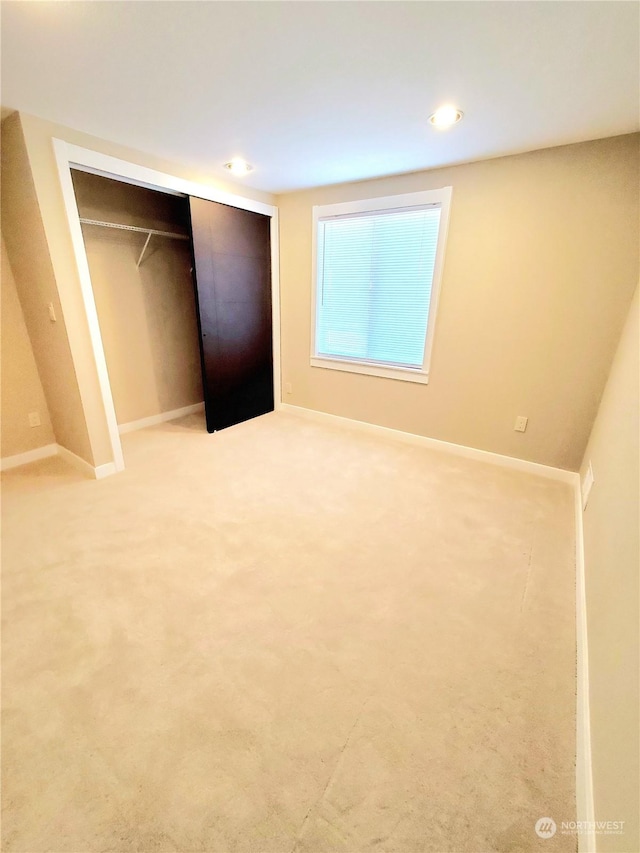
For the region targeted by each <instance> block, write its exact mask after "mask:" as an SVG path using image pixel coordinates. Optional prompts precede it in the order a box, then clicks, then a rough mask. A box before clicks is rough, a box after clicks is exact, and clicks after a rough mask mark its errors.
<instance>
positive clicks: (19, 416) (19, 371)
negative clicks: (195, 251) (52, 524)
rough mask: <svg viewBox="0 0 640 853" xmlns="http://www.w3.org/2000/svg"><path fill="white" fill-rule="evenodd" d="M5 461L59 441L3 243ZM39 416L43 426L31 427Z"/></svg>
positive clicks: (1, 439)
mask: <svg viewBox="0 0 640 853" xmlns="http://www.w3.org/2000/svg"><path fill="white" fill-rule="evenodd" d="M1 278H2V312H1V326H2V330H1V331H2V334H1V338H0V340H1V349H2V352H1V359H2V361H1V364H2V406H1V412H2V432H1V434H0V446H1V448H2V450H1V455H2V458H3V459H4V458H6V457H7V456H14V455H16V454H18V453H26V452H27V451H28V450H35V449H36V448H37V447H43V446H44V445H45V444H52V443H53V442H54V441H55V440H56V439H55V436H54V434H53V427H52V426H51V419H50V417H49V409H48V407H47V401H46V400H45V396H44V391H43V390H42V383H41V382H40V377H39V376H38V368H37V367H36V361H35V358H34V357H33V350H32V349H31V341H30V340H29V335H28V333H27V327H26V325H25V322H24V316H23V314H22V308H21V307H20V301H19V299H18V291H17V290H16V283H15V280H14V277H13V271H12V270H11V265H10V264H9V257H8V255H7V250H6V247H5V245H4V240H3V241H2V268H1ZM32 412H37V413H38V415H39V416H40V426H36V427H31V426H29V414H30V413H32Z"/></svg>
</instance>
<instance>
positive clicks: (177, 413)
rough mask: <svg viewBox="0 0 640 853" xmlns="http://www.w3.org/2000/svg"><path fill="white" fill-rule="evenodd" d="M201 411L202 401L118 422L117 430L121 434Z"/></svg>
mask: <svg viewBox="0 0 640 853" xmlns="http://www.w3.org/2000/svg"><path fill="white" fill-rule="evenodd" d="M203 411H204V403H194V404H193V405H191V406H183V407H182V408H181V409H173V410H172V411H171V412H160V414H159V415H151V416H150V417H148V418H140V420H138V421H129V423H126V424H118V432H119V433H120V435H122V434H123V433H125V432H134V431H135V430H137V429H144V428H145V427H150V426H156V424H163V423H165V421H175V420H176V418H183V417H184V416H185V415H193V414H195V413H196V412H203Z"/></svg>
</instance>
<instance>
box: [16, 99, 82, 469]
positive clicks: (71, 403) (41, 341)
mask: <svg viewBox="0 0 640 853" xmlns="http://www.w3.org/2000/svg"><path fill="white" fill-rule="evenodd" d="M2 233H3V237H4V240H5V243H6V248H7V253H8V256H9V260H10V262H11V268H12V270H13V274H14V277H15V283H16V287H17V291H18V296H19V298H20V303H21V306H22V311H23V313H24V319H25V322H26V326H27V329H28V332H29V337H30V339H31V345H32V347H33V354H34V357H35V360H36V364H37V365H38V373H39V375H40V379H41V381H42V387H43V389H44V394H45V397H46V400H47V405H48V407H49V414H50V416H51V423H52V425H53V430H54V432H55V435H56V440H57V442H58V444H60V445H62V446H63V447H65V448H67V450H70V451H71V452H72V453H75V454H76V455H77V456H80V457H81V458H82V459H85V460H86V461H87V462H89V463H91V464H93V463H94V456H93V453H92V448H91V443H90V440H89V434H88V431H87V426H86V418H85V412H84V409H83V405H82V399H81V397H80V391H79V387H78V380H77V375H76V370H75V367H74V363H73V359H72V357H71V350H70V347H69V340H68V335H67V328H66V323H67V317H66V316H64V315H63V312H62V307H61V303H60V299H59V294H58V289H57V287H56V280H55V277H54V274H53V269H52V267H51V261H50V257H49V250H48V246H47V240H46V237H45V233H44V229H43V223H42V218H41V215H40V208H39V205H38V200H37V197H36V194H35V189H34V183H33V179H32V173H31V169H30V165H29V160H28V157H27V151H26V147H25V142H24V138H23V133H22V128H21V125H20V117H19V115H18V113H13V114H12V115H10V116H9V117H8V118H6V119H5V120H4V121H3V122H2ZM49 304H51V305H52V306H53V310H54V312H55V316H56V322H52V321H51V320H50V318H49V310H48V306H49Z"/></svg>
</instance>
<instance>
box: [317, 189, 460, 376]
mask: <svg viewBox="0 0 640 853" xmlns="http://www.w3.org/2000/svg"><path fill="white" fill-rule="evenodd" d="M450 199H451V187H445V188H444V189H440V190H432V191H428V192H420V193H410V194H407V195H399V196H390V197H388V198H375V199H368V200H366V201H360V202H347V203H345V204H330V205H324V206H321V207H314V209H313V216H314V250H315V251H314V276H315V277H314V282H315V299H314V322H313V335H312V338H313V341H312V351H311V365H312V366H313V367H325V368H333V369H334V370H346V371H349V372H355V373H369V374H372V375H374V376H386V377H390V378H394V379H404V380H409V381H412V382H428V380H429V357H430V353H431V345H432V341H433V330H434V325H435V315H436V308H437V301H438V290H439V285H440V278H441V275H442V264H443V257H444V245H445V240H446V234H447V224H448V219H449V204H450Z"/></svg>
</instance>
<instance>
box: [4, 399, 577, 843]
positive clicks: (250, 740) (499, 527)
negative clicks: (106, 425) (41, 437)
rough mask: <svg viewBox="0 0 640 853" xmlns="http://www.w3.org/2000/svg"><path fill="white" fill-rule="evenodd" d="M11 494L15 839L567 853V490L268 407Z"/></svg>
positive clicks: (8, 738) (33, 477)
mask: <svg viewBox="0 0 640 853" xmlns="http://www.w3.org/2000/svg"><path fill="white" fill-rule="evenodd" d="M124 450H125V458H126V461H127V464H128V468H127V471H125V472H124V473H123V474H120V475H117V476H115V477H111V478H108V479H105V480H102V481H99V482H95V481H89V480H83V479H81V478H80V476H79V475H77V474H76V473H75V472H74V471H73V470H71V469H69V468H67V467H66V466H65V465H64V464H63V463H62V462H60V461H59V460H56V459H51V460H45V461H43V462H41V463H37V464H34V465H32V466H28V467H25V468H23V469H17V470H14V471H11V472H8V473H7V474H6V475H5V476H4V477H3V486H4V507H3V512H4V527H3V534H4V583H3V610H4V613H3V616H4V635H3V640H4V651H3V664H4V685H3V690H4V696H3V699H4V720H3V744H2V745H3V806H4V820H3V849H4V850H5V851H16V852H17V851H20V853H36V851H57V853H62V851H65V852H66V853H84V851H91V853H93V851H118V852H119V851H140V853H147V851H149V853H151V851H181V853H187V851H208V852H209V853H244V852H245V851H252V853H271V851H273V853H291V851H296V853H327V851H336V852H337V851H341V853H361V851H372V850H376V851H389V853H392V851H398V853H400V851H402V853H418V852H419V851H420V853H421V852H422V851H439V853H442V851H469V853H476V851H529V850H541V851H559V850H562V851H565V850H566V851H569V850H575V846H576V844H575V838H574V837H572V836H563V835H561V833H560V832H558V833H557V834H556V836H555V837H554V838H552V839H550V840H544V839H540V838H538V837H537V835H536V834H535V832H534V824H535V822H536V820H537V819H538V818H539V817H542V816H550V817H553V818H554V819H555V820H556V822H557V823H558V824H560V821H561V820H573V819H575V812H574V754H575V735H574V722H575V721H574V701H575V700H574V693H575V650H574V647H575V636H574V633H575V617H574V614H575V597H574V595H575V593H574V560H573V547H574V543H573V532H572V525H573V503H572V496H571V493H570V490H569V487H568V486H565V485H563V484H560V483H556V482H551V481H548V480H544V479H539V478H536V477H534V476H530V475H527V474H519V473H515V472H510V471H506V470H501V469H499V468H494V467H491V466H487V465H484V464H481V463H477V462H472V461H467V460H462V459H457V458H455V457H451V456H447V455H443V454H439V453H437V452H433V451H428V450H423V449H420V448H416V447H411V446H407V445H403V444H399V443H395V442H393V441H391V440H387V439H384V438H377V437H373V436H367V435H363V434H360V433H357V432H355V431H353V432H352V431H350V430H341V429H339V428H337V427H332V426H324V425H318V424H315V423H311V422H308V421H305V420H303V419H301V418H299V417H297V416H295V415H292V414H288V413H287V414H284V413H278V414H271V415H266V416H265V417H263V418H259V419H257V420H255V421H251V422H249V423H245V424H241V425H240V426H238V427H234V428H232V429H230V430H226V431H224V432H222V433H218V434H216V435H214V436H209V435H207V434H206V433H205V432H204V431H203V427H202V422H201V420H200V419H199V418H198V417H193V418H189V419H185V420H184V421H181V422H175V423H173V424H165V425H163V426H159V427H155V428H152V429H149V430H145V431H143V432H138V433H132V434H130V435H127V436H125V441H124Z"/></svg>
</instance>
